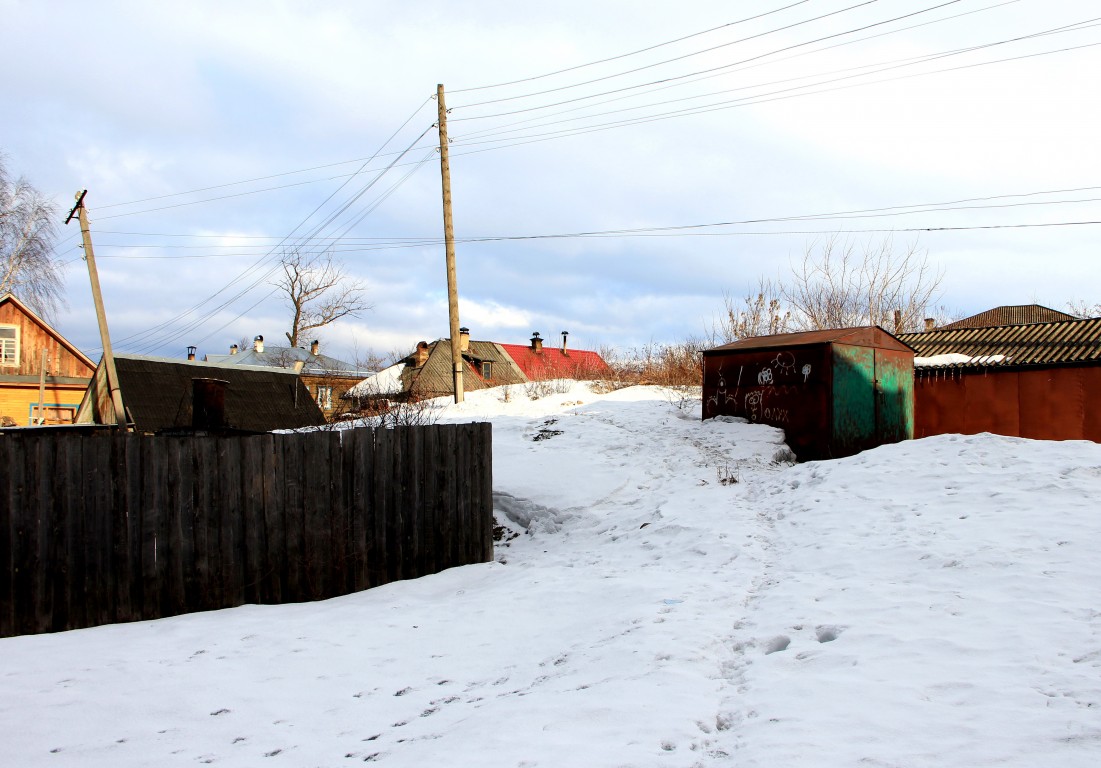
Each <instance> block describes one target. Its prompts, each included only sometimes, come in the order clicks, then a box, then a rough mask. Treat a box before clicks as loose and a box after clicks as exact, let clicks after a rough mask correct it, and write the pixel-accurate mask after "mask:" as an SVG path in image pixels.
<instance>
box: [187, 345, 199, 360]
mask: <svg viewBox="0 0 1101 768" xmlns="http://www.w3.org/2000/svg"><path fill="white" fill-rule="evenodd" d="M198 351H199V349H198V347H188V348H187V359H188V360H194V359H195V353H196V352H198Z"/></svg>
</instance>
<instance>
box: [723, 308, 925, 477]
mask: <svg viewBox="0 0 1101 768" xmlns="http://www.w3.org/2000/svg"><path fill="white" fill-rule="evenodd" d="M913 368H914V350H913V349H911V348H910V347H909V346H907V345H906V344H904V343H903V342H901V341H899V340H898V339H897V338H895V337H894V336H893V335H891V334H890V333H888V332H887V331H885V330H883V329H882V328H880V327H879V326H864V327H859V328H840V329H832V330H825V331H805V332H802V333H781V334H776V335H773V336H758V337H755V338H749V339H742V340H741V341H736V342H734V343H733V344H727V345H725V346H721V347H716V348H715V349H709V350H706V351H705V352H704V353H703V418H705V419H709V418H714V417H715V416H739V417H742V418H745V419H748V420H749V421H751V422H758V423H762V424H770V425H772V426H774V427H780V428H782V429H783V430H784V432H785V435H786V437H787V444H788V446H789V447H790V448H791V449H792V450H793V451H795V455H796V456H797V457H798V458H799V459H800V460H803V461H805V460H811V459H827V458H837V457H841V456H851V455H852V454H854V453H858V452H859V451H862V450H865V449H866V448H872V447H875V446H877V445H882V444H884V443H895V442H898V441H900V440H908V439H910V438H911V437H913V434H914V390H913Z"/></svg>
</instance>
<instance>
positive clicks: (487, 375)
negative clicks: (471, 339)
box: [482, 363, 493, 379]
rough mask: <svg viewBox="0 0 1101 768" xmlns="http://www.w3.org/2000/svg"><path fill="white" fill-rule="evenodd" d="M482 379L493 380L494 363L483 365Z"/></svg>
mask: <svg viewBox="0 0 1101 768" xmlns="http://www.w3.org/2000/svg"><path fill="white" fill-rule="evenodd" d="M482 378H483V379H492V378H493V363H482Z"/></svg>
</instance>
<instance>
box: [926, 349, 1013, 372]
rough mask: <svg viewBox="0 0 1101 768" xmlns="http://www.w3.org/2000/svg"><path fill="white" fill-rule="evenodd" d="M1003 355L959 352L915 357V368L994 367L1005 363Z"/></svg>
mask: <svg viewBox="0 0 1101 768" xmlns="http://www.w3.org/2000/svg"><path fill="white" fill-rule="evenodd" d="M1005 359H1006V358H1005V355H978V356H972V355H963V354H960V353H959V352H948V353H947V354H943V355H930V356H929V357H915V358H914V367H915V368H932V367H936V366H938V365H969V364H973V365H995V364H997V363H1003V362H1005Z"/></svg>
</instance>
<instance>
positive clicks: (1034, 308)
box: [936, 304, 1078, 331]
mask: <svg viewBox="0 0 1101 768" xmlns="http://www.w3.org/2000/svg"><path fill="white" fill-rule="evenodd" d="M1077 319H1078V318H1077V317H1075V316H1074V315H1068V314H1067V313H1066V312H1060V311H1059V310H1057V309H1051V308H1050V307H1044V306H1041V305H1039V304H1013V305H1007V306H1003V307H994V309H988V310H986V311H985V312H980V313H979V314H977V315H972V316H971V317H965V318H963V319H962V320H957V321H955V322H954V323H946V324H944V325H942V326H940V327H939V328H937V329H936V330H938V331H940V330H954V329H956V328H992V327H994V326H999V325H1031V324H1033V323H1060V322H1063V321H1064V320H1077Z"/></svg>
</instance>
